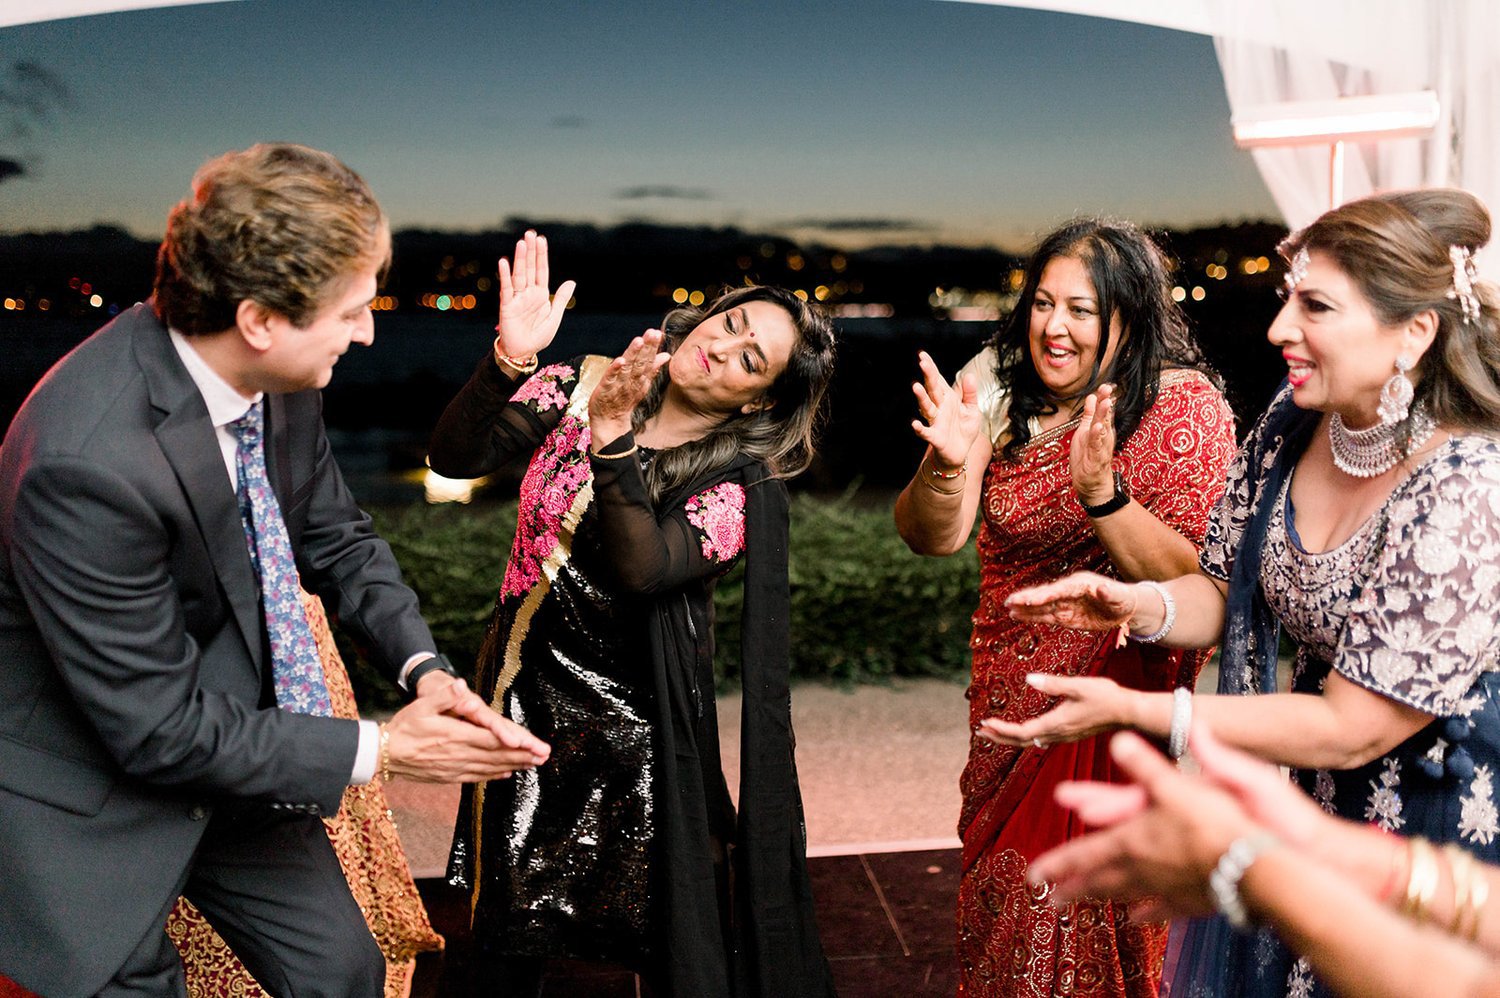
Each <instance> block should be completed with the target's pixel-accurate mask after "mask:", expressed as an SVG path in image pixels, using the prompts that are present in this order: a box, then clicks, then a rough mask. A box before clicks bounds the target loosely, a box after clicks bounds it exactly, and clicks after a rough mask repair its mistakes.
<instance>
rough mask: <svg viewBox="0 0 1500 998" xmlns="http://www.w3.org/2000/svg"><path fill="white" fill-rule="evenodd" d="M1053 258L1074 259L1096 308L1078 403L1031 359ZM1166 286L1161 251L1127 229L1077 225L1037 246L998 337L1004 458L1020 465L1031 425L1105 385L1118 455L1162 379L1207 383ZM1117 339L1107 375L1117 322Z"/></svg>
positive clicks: (1108, 223) (1099, 222) (1094, 221)
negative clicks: (1180, 371)
mask: <svg viewBox="0 0 1500 998" xmlns="http://www.w3.org/2000/svg"><path fill="white" fill-rule="evenodd" d="M1056 257H1072V258H1074V259H1076V260H1079V261H1080V262H1082V263H1083V265H1084V266H1085V267H1087V268H1088V272H1089V278H1090V280H1092V281H1093V284H1094V297H1095V299H1096V301H1097V304H1098V307H1099V349H1098V352H1097V353H1096V354H1095V355H1094V369H1093V372H1092V373H1091V375H1090V376H1089V380H1088V384H1086V385H1085V386H1084V387H1083V388H1082V389H1080V390H1079V392H1078V393H1077V394H1075V395H1070V396H1068V397H1067V398H1054V397H1053V396H1052V394H1051V392H1049V391H1048V389H1047V386H1046V385H1045V384H1043V383H1042V379H1041V376H1040V375H1039V374H1037V370H1036V365H1035V364H1033V363H1032V359H1031V347H1030V336H1031V309H1032V305H1033V303H1034V302H1035V301H1036V290H1037V285H1038V284H1039V283H1041V279H1042V271H1043V270H1044V269H1046V266H1047V264H1048V263H1050V262H1052V260H1053V259H1055V258H1056ZM1171 286H1172V285H1171V280H1170V279H1169V278H1168V275H1167V265H1166V259H1165V257H1164V256H1163V255H1162V252H1161V249H1160V248H1158V247H1157V245H1156V243H1155V242H1153V241H1152V239H1151V237H1150V236H1148V235H1146V234H1145V233H1144V232H1142V231H1141V230H1140V229H1138V228H1136V227H1135V226H1134V225H1132V224H1130V223H1129V222H1122V221H1115V220H1107V219H1099V218H1076V219H1073V220H1072V221H1070V222H1068V223H1067V224H1065V225H1063V226H1062V227H1061V228H1059V229H1057V230H1056V231H1054V232H1053V233H1052V234H1051V235H1049V236H1047V237H1046V238H1045V239H1043V240H1042V242H1041V244H1040V245H1039V246H1037V248H1036V252H1034V253H1033V254H1032V256H1031V260H1030V262H1028V263H1027V265H1026V282H1025V284H1024V285H1023V286H1022V288H1021V298H1020V301H1018V302H1017V303H1016V307H1015V310H1014V311H1012V312H1011V313H1010V315H1008V316H1007V317H1006V318H1005V320H1004V322H1003V323H1002V324H1001V326H1000V330H999V332H997V333H996V334H995V339H994V345H995V352H996V354H998V356H999V369H998V374H999V378H1000V384H1001V386H1002V387H1003V388H1004V389H1005V390H1006V391H1007V393H1008V395H1009V398H1010V402H1009V411H1008V425H1009V431H1010V437H1009V439H1008V440H1007V441H1006V443H1005V446H1004V447H1003V448H1002V450H1001V455H1002V456H1003V457H1004V458H1005V459H1006V460H1007V461H1015V460H1018V459H1019V457H1020V453H1021V448H1023V447H1025V446H1026V444H1027V442H1028V441H1029V440H1030V439H1031V430H1030V427H1029V425H1028V424H1029V421H1030V420H1031V418H1032V417H1033V416H1045V415H1050V414H1052V413H1055V412H1057V411H1058V409H1059V408H1060V407H1062V406H1064V405H1067V406H1072V405H1074V404H1076V403H1077V402H1079V401H1080V400H1081V399H1083V398H1084V397H1085V396H1087V395H1088V394H1089V393H1090V392H1092V391H1093V390H1094V389H1096V388H1098V387H1099V386H1100V385H1102V384H1105V383H1107V382H1108V383H1113V384H1114V385H1115V450H1116V451H1117V452H1118V451H1119V450H1120V448H1122V447H1124V446H1125V442H1126V441H1127V440H1129V439H1130V435H1131V434H1133V433H1134V432H1135V431H1136V428H1137V427H1139V426H1140V425H1141V417H1142V416H1143V415H1145V413H1146V410H1148V409H1150V408H1151V406H1152V404H1154V403H1155V401H1156V390H1157V383H1158V381H1159V380H1160V378H1161V372H1162V370H1163V369H1165V368H1171V367H1194V368H1198V369H1200V370H1203V371H1204V372H1205V373H1207V374H1209V375H1210V377H1212V373H1211V372H1210V371H1208V370H1207V367H1206V365H1205V364H1204V362H1203V357H1202V355H1201V353H1200V352H1199V351H1198V348H1197V346H1196V344H1194V343H1193V340H1192V337H1191V336H1190V335H1189V333H1188V327H1187V320H1186V319H1185V318H1184V317H1183V314H1182V310H1181V309H1180V308H1178V307H1177V303H1176V302H1174V301H1173V300H1172V292H1171ZM1115 319H1118V320H1119V329H1120V331H1121V333H1122V334H1123V335H1122V339H1121V343H1120V347H1119V350H1118V351H1117V352H1116V353H1115V357H1114V361H1113V363H1111V364H1110V366H1109V368H1108V369H1107V370H1106V369H1102V362H1103V360H1104V355H1105V353H1106V352H1107V351H1108V348H1109V337H1110V331H1111V327H1112V326H1114V320H1115Z"/></svg>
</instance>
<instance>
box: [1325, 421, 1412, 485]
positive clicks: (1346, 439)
mask: <svg viewBox="0 0 1500 998" xmlns="http://www.w3.org/2000/svg"><path fill="white" fill-rule="evenodd" d="M1410 422H1411V435H1410V437H1409V438H1408V440H1407V446H1406V448H1405V453H1404V452H1403V450H1402V449H1401V448H1399V447H1397V446H1396V427H1397V426H1398V425H1400V424H1398V423H1387V422H1386V421H1385V420H1383V419H1382V420H1380V421H1378V422H1377V423H1376V424H1375V425H1374V426H1367V427H1365V428H1364V429H1363V430H1351V429H1349V427H1347V426H1345V425H1344V417H1343V416H1340V415H1339V414H1338V413H1334V414H1333V415H1332V416H1330V417H1329V419H1328V443H1329V445H1330V446H1331V448H1332V450H1333V463H1334V464H1335V465H1337V466H1338V469H1339V470H1340V471H1342V472H1343V473H1344V474H1346V475H1353V476H1354V477H1355V478H1374V477H1375V476H1376V475H1383V474H1385V473H1386V472H1387V471H1390V470H1391V469H1392V468H1394V467H1395V466H1396V462H1397V461H1400V460H1401V459H1402V458H1403V457H1405V456H1406V453H1409V452H1410V451H1414V450H1416V449H1417V448H1418V447H1421V446H1422V445H1423V444H1424V443H1426V442H1427V440H1428V438H1430V437H1431V436H1432V434H1433V432H1434V431H1435V430H1436V429H1437V422H1436V421H1435V420H1433V418H1432V417H1431V416H1429V415H1427V413H1426V411H1425V410H1422V409H1418V410H1417V411H1415V412H1413V413H1412V414H1411V420H1410Z"/></svg>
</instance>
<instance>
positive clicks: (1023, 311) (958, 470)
mask: <svg viewBox="0 0 1500 998" xmlns="http://www.w3.org/2000/svg"><path fill="white" fill-rule="evenodd" d="M1169 288H1170V283H1169V281H1168V279H1167V270H1166V267H1165V265H1164V262H1163V259H1162V256H1161V253H1160V251H1159V250H1158V249H1157V247H1156V246H1155V245H1154V244H1153V243H1152V242H1151V240H1150V239H1149V238H1148V237H1147V236H1145V235H1144V234H1143V233H1141V232H1140V231H1139V230H1138V229H1136V228H1135V227H1134V226H1131V225H1129V224H1125V223H1119V222H1103V221H1099V220H1094V219H1081V220H1076V221H1073V222H1070V223H1068V224H1067V225H1065V226H1063V227H1062V228H1060V229H1058V230H1057V231H1056V232H1054V233H1052V234H1051V235H1049V236H1048V237H1047V238H1046V239H1044V240H1043V241H1042V243H1041V245H1040V246H1039V247H1038V249H1037V251H1036V253H1035V254H1034V255H1033V257H1032V259H1031V261H1030V263H1029V264H1028V266H1027V269H1026V280H1025V284H1024V286H1023V288H1022V291H1021V296H1020V300H1019V302H1018V303H1017V306H1016V309H1015V311H1014V312H1012V313H1011V315H1010V317H1009V318H1008V319H1007V320H1006V322H1005V323H1004V325H1003V326H1002V328H1001V330H1000V332H999V333H998V334H997V336H996V338H995V341H994V342H993V343H992V344H991V345H990V346H988V347H987V348H986V349H985V350H984V351H983V352H981V353H980V354H979V355H978V356H977V357H975V358H974V359H973V360H972V361H970V362H969V363H968V364H967V365H966V366H965V367H964V369H963V370H962V371H961V372H960V375H959V377H958V379H957V381H956V382H955V384H954V385H952V386H949V385H948V384H947V383H946V381H945V380H944V379H943V377H942V375H941V374H940V373H939V371H938V370H937V368H936V366H935V365H934V364H933V362H932V360H931V358H929V357H927V356H926V355H925V354H923V355H922V356H921V358H920V363H921V367H922V374H923V380H922V381H921V382H919V383H918V384H917V385H915V386H914V390H915V392H916V396H917V403H918V410H919V414H920V416H921V418H920V419H919V420H916V421H914V423H913V426H914V428H915V430H916V432H917V435H918V436H919V437H921V438H922V439H923V440H924V441H926V442H927V444H928V449H927V452H926V454H924V455H923V458H922V462H921V464H920V465H919V466H918V468H917V473H916V475H915V477H914V478H913V479H912V481H911V483H910V484H909V485H908V486H907V487H906V489H905V491H903V492H902V494H901V497H900V499H899V500H898V501H897V503H896V522H897V526H898V528H899V529H900V531H901V535H902V537H903V538H904V539H905V540H906V542H907V544H908V545H909V546H910V547H911V548H912V550H914V551H916V552H918V553H920V554H930V555H944V554H950V553H952V552H954V551H957V550H958V549H960V548H961V547H963V545H964V544H965V543H966V542H967V540H968V537H969V534H970V532H971V531H972V529H973V525H974V521H975V519H976V517H978V516H979V514H980V511H981V510H982V511H983V518H982V520H981V526H980V534H979V541H978V544H979V560H980V604H979V608H978V609H977V610H976V611H975V613H974V633H973V637H972V639H971V642H970V644H971V647H972V648H973V652H974V663H973V676H972V682H971V684H970V686H969V690H968V699H969V712H970V723H971V725H972V724H977V723H978V722H979V721H980V720H982V719H983V718H986V717H994V716H1002V717H1006V718H1008V719H1015V720H1022V719H1026V718H1030V717H1033V716H1035V715H1037V714H1039V713H1041V712H1043V711H1045V710H1046V709H1048V707H1049V706H1051V703H1052V700H1051V698H1050V697H1047V696H1045V695H1044V694H1042V693H1040V692H1039V691H1037V690H1035V689H1033V688H1032V687H1031V686H1030V685H1028V684H1027V682H1026V676H1027V674H1028V673H1036V672H1045V673H1053V674H1059V675H1101V674H1104V675H1109V676H1111V677H1113V678H1115V679H1117V680H1119V681H1120V682H1121V683H1123V684H1125V685H1130V686H1137V687H1141V688H1145V689H1162V690H1165V689H1172V688H1174V687H1177V686H1187V687H1189V688H1191V687H1192V686H1193V684H1194V682H1195V680H1196V678H1197V672H1198V669H1199V667H1200V666H1201V665H1202V663H1203V660H1204V653H1192V654H1186V655H1184V654H1183V653H1180V652H1171V651H1164V650H1160V649H1157V648H1155V647H1154V646H1149V645H1138V644H1133V643H1132V644H1127V645H1125V646H1123V647H1121V646H1120V644H1119V642H1118V641H1117V640H1116V636H1115V635H1113V634H1108V635H1099V634H1094V633H1084V632H1076V631H1068V630H1065V629H1063V628H1054V627H1040V626H1033V625H1026V624H1021V623H1018V622H1015V621H1012V620H1011V619H1010V615H1009V613H1008V612H1007V611H1006V609H1005V606H1004V601H1005V597H1006V596H1007V595H1008V594H1010V593H1011V592H1013V591H1014V590H1016V589H1019V588H1021V587H1023V586H1027V585H1031V584H1033V583H1034V582H1039V581H1043V580H1046V579H1051V578H1056V577H1057V575H1058V574H1059V572H1069V571H1076V570H1079V569H1082V568H1084V567H1085V566H1087V569H1088V570H1090V571H1096V572H1103V573H1106V574H1111V575H1116V576H1119V577H1123V578H1127V579H1152V580H1161V579H1170V578H1175V577H1177V576H1179V575H1182V574H1185V573H1187V572H1190V571H1193V570H1194V568H1195V566H1196V564H1197V549H1198V545H1199V544H1201V543H1202V540H1203V533H1204V530H1205V528H1206V524H1207V518H1208V512H1209V510H1210V509H1211V508H1212V506H1213V504H1214V502H1215V500H1216V499H1217V498H1218V496H1219V493H1220V492H1222V491H1223V487H1224V484H1223V483H1224V477H1225V472H1226V469H1227V467H1228V464H1229V461H1230V460H1231V458H1232V457H1233V455H1234V430H1233V422H1232V417H1231V415H1230V412H1229V408H1228V406H1227V405H1226V404H1225V402H1224V398H1223V396H1222V394H1221V393H1220V392H1219V390H1218V388H1217V386H1216V385H1215V383H1214V380H1213V379H1212V378H1211V377H1210V376H1209V375H1207V374H1205V373H1203V371H1201V370H1199V368H1198V364H1199V358H1198V354H1197V351H1196V349H1195V348H1194V346H1193V344H1192V341H1191V339H1190V338H1189V336H1188V332H1187V328H1186V325H1185V322H1184V320H1183V318H1182V315H1181V313H1180V311H1179V310H1178V309H1177V307H1176V306H1175V305H1174V304H1173V302H1172V300H1171V297H1170V291H1169ZM971 470H972V473H971ZM1115 775H1116V774H1115V772H1114V770H1113V767H1112V765H1111V763H1110V761H1109V758H1108V754H1107V752H1106V751H1105V746H1104V744H1103V743H1102V742H1098V741H1095V740H1093V739H1088V740H1084V741H1081V742H1077V743H1074V744H1069V745H1054V746H1045V747H1044V746H1027V747H1025V748H1020V749H1017V748H1004V747H999V746H995V745H993V744H991V743H989V742H987V741H984V740H982V739H978V738H975V739H973V741H972V742H971V747H970V754H969V761H968V765H967V766H966V767H965V769H964V774H963V778H962V791H963V811H962V814H961V816H960V819H959V833H960V835H961V836H962V838H963V843H964V850H963V865H964V873H963V878H962V880H961V882H960V886H959V898H958V956H959V963H960V969H961V983H960V986H959V993H960V994H962V995H965V996H984V998H992V996H993V998H1000V996H1031V995H1039V996H1040V995H1054V994H1068V995H1077V996H1118V995H1128V996H1144V995H1155V994H1156V993H1157V984H1158V981H1159V979H1160V975H1161V963H1162V955H1163V951H1164V948H1165V943H1166V926H1165V925H1144V926H1140V925H1133V924H1131V923H1130V922H1129V920H1128V918H1127V916H1126V912H1125V909H1124V907H1123V906H1121V907H1119V908H1116V906H1115V905H1113V904H1112V903H1110V902H1108V901H1103V900H1089V899H1085V900H1081V901H1075V902H1073V903H1071V904H1067V905H1064V906H1062V907H1060V908H1055V907H1053V905H1052V904H1051V901H1050V898H1049V891H1048V888H1047V887H1046V886H1045V885H1043V886H1040V887H1032V886H1031V885H1029V884H1028V882H1027V880H1026V870H1027V866H1028V864H1029V863H1030V861H1031V860H1032V859H1033V858H1034V857H1036V856H1037V855H1039V854H1040V853H1042V852H1044V851H1045V850H1047V849H1049V848H1051V847H1053V846H1056V845H1058V844H1060V843H1061V842H1064V841H1066V840H1067V839H1069V838H1072V837H1074V836H1076V835H1079V834H1081V833H1082V831H1083V829H1082V826H1081V825H1080V824H1079V823H1078V821H1077V819H1076V818H1075V817H1073V816H1072V815H1071V814H1069V813H1068V812H1066V811H1064V810H1063V809H1062V808H1060V807H1059V806H1057V804H1055V803H1054V801H1053V799H1052V789H1053V787H1055V786H1056V785H1057V784H1058V783H1059V782H1061V781H1063V780H1075V779H1089V780H1110V779H1113V778H1115Z"/></svg>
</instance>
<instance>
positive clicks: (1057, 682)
mask: <svg viewBox="0 0 1500 998" xmlns="http://www.w3.org/2000/svg"><path fill="white" fill-rule="evenodd" d="M1026 683H1027V685H1029V686H1031V687H1032V688H1033V689H1037V690H1040V691H1041V692H1043V693H1046V694H1047V695H1048V696H1055V697H1057V698H1058V704H1057V706H1055V707H1053V708H1052V709H1051V710H1049V711H1047V712H1046V713H1045V714H1040V715H1038V716H1037V717H1033V718H1031V719H1030V720H1028V721H1002V720H1001V719H1000V718H998V717H987V718H985V719H984V720H983V721H980V722H979V726H978V727H976V728H975V729H974V733H975V734H976V735H978V736H979V737H980V738H983V739H984V740H985V741H988V742H994V743H995V744H996V745H1013V746H1022V745H1035V746H1036V747H1037V748H1041V747H1042V746H1044V745H1051V744H1053V743H1055V742H1074V741H1077V740H1078V739H1080V738H1087V737H1089V736H1090V735H1097V734H1102V733H1103V732H1106V731H1114V730H1116V729H1118V728H1122V727H1127V726H1129V725H1130V724H1131V718H1132V711H1131V707H1132V704H1133V702H1134V700H1135V698H1136V696H1137V694H1136V692H1135V691H1134V690H1127V689H1125V688H1124V687H1122V686H1121V685H1120V684H1119V683H1117V682H1115V681H1114V680H1113V679H1106V678H1104V677H1102V676H1050V675H1046V674H1044V673H1039V672H1033V673H1031V674H1030V675H1028V676H1027V677H1026Z"/></svg>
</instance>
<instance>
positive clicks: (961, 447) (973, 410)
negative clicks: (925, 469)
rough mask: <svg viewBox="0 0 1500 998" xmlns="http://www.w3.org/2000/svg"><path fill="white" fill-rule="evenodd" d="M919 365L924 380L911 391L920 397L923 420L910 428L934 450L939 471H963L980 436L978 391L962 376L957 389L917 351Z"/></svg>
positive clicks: (933, 453)
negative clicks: (957, 469)
mask: <svg viewBox="0 0 1500 998" xmlns="http://www.w3.org/2000/svg"><path fill="white" fill-rule="evenodd" d="M917 365H918V366H919V367H920V368H921V369H922V380H921V381H917V382H914V383H913V384H912V386H911V390H912V394H914V395H916V397H917V413H918V415H920V416H921V418H920V419H914V420H912V421H911V428H912V429H913V430H914V431H916V434H917V436H919V437H921V438H922V439H923V440H925V441H926V442H927V444H928V446H929V447H931V448H932V460H933V462H934V464H935V465H936V466H937V469H938V470H939V471H944V472H947V471H952V470H954V469H956V468H961V467H963V465H964V461H965V460H966V459H967V458H968V456H969V448H970V447H972V446H973V445H974V439H975V438H976V437H978V436H979V426H980V422H981V419H980V413H979V392H978V390H977V389H976V388H975V387H974V379H973V378H971V377H970V376H969V375H967V374H966V375H963V376H962V377H960V378H959V387H958V388H956V389H955V388H954V387H953V386H951V385H949V384H948V382H947V380H946V379H945V378H944V377H943V374H942V372H941V371H939V370H938V367H937V365H936V364H935V363H933V361H932V358H931V357H930V356H928V354H927V352H926V351H925V350H923V351H918V353H917Z"/></svg>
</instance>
